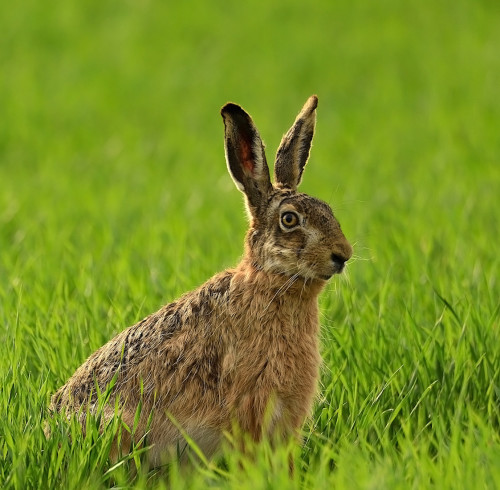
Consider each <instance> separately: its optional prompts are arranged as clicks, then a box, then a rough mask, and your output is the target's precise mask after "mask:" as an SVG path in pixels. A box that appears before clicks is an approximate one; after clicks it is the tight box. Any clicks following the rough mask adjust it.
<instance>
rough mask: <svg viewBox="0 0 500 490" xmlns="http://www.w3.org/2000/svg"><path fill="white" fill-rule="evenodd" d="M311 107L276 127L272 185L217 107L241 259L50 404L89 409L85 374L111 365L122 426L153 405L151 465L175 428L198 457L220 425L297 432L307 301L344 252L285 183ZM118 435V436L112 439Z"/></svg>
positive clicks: (336, 236) (314, 316) (325, 211)
mask: <svg viewBox="0 0 500 490" xmlns="http://www.w3.org/2000/svg"><path fill="white" fill-rule="evenodd" d="M316 105H317V98H316V97H315V96H312V97H310V98H309V100H308V101H307V102H306V104H305V106H304V108H303V109H302V111H301V112H300V114H299V115H298V116H297V119H296V121H295V123H294V125H293V126H292V128H291V129H290V131H289V132H288V133H287V134H286V135H285V136H284V138H283V141H282V144H281V145H280V149H279V150H278V156H277V162H276V168H275V178H276V183H275V185H272V184H271V182H270V178H269V170H268V167H267V163H266V158H265V154H264V145H263V144H262V141H261V139H260V136H259V134H258V132H257V129H256V128H255V126H254V124H253V121H252V120H251V118H250V116H248V114H247V113H246V112H245V111H243V109H241V108H240V107H239V106H236V105H235V104H227V105H226V106H224V107H223V109H222V111H221V112H222V115H223V118H224V123H225V131H226V140H225V143H226V158H227V163H228V168H229V171H230V173H231V175H232V177H233V179H234V180H235V182H236V185H237V186H238V188H239V189H240V190H242V191H243V192H244V193H245V195H246V198H247V206H248V210H249V214H250V218H251V223H250V228H249V231H248V233H247V236H246V239H245V253H244V256H243V258H242V260H241V262H240V264H239V265H238V266H237V267H236V268H235V269H231V270H226V271H224V272H221V273H219V274H217V275H215V276H214V277H212V278H211V279H209V280H208V281H207V282H206V283H205V284H203V285H202V286H200V287H199V288H198V289H197V290H195V291H192V292H189V293H187V294H185V295H184V296H182V297H181V298H180V299H178V300H177V301H175V302H173V303H170V304H168V305H166V306H164V307H163V308H161V309H160V310H159V311H158V312H156V313H153V314H152V315H150V316H148V317H147V318H145V319H144V320H142V321H141V322H139V323H137V324H136V325H134V326H132V327H130V328H128V329H126V330H124V331H123V332H121V333H120V334H118V335H117V336H116V337H115V338H114V339H112V340H110V341H109V342H108V343H107V344H106V345H104V346H103V347H101V348H100V349H99V350H97V351H96V352H95V353H94V354H92V355H91V356H90V357H89V358H88V359H87V360H86V361H85V362H84V363H83V364H82V366H80V367H79V368H78V369H77V370H76V372H75V373H74V374H73V376H72V377H71V378H70V379H69V380H68V382H67V383H66V384H65V385H64V386H62V387H61V388H60V389H59V390H58V391H57V392H56V393H55V394H54V396H53V397H52V403H51V409H52V410H54V411H61V410H62V409H64V410H66V412H69V413H70V412H76V411H78V410H80V409H82V408H83V409H84V408H86V407H87V406H88V405H90V407H89V408H90V410H91V411H92V410H93V409H94V406H95V404H96V398H95V397H90V394H91V393H92V391H93V390H94V388H95V381H97V383H98V384H99V387H100V389H101V390H102V389H104V388H105V387H106V386H107V385H108V384H109V383H110V381H111V380H112V378H113V376H114V375H115V374H116V373H117V378H116V384H115V386H114V387H113V390H112V394H111V401H112V402H113V400H114V399H115V398H116V397H117V396H118V397H119V398H118V402H119V406H120V410H121V413H122V418H123V420H124V421H125V423H126V424H128V425H129V426H132V425H133V423H134V415H135V411H136V407H137V405H138V403H139V401H140V400H141V399H142V403H143V409H142V413H143V414H145V416H143V417H141V419H140V421H139V427H138V428H137V431H136V437H137V438H140V437H141V436H142V435H143V433H144V431H145V428H146V419H147V414H149V413H150V412H151V411H153V412H152V413H153V418H152V422H151V426H150V432H149V434H148V444H152V445H153V448H152V449H151V451H150V461H151V463H152V464H158V463H160V462H161V460H162V457H163V456H162V455H163V454H165V453H169V452H170V454H171V456H172V455H173V452H174V451H178V450H179V448H180V449H181V451H182V449H183V448H184V447H185V445H186V443H185V440H184V438H183V436H182V434H181V432H180V430H179V429H178V428H177V426H180V427H181V428H182V430H183V431H185V432H186V433H187V434H188V435H189V436H190V437H191V438H192V439H194V441H195V442H196V443H197V444H198V445H199V447H200V448H201V449H202V450H203V451H204V453H205V454H206V455H207V456H211V455H212V454H213V453H214V452H215V451H216V450H217V448H218V447H219V445H220V441H221V438H222V435H223V432H224V431H229V432H231V431H232V430H233V429H234V427H238V428H239V429H240V430H241V431H242V433H244V434H247V435H248V436H250V438H251V439H252V440H254V441H259V440H260V439H261V438H262V437H263V436H266V435H272V436H273V437H278V438H286V437H289V436H291V435H294V434H296V433H297V431H298V430H299V429H300V427H301V425H302V424H303V422H304V420H305V418H306V417H307V416H308V414H309V412H310V409H311V406H312V402H313V398H314V395H315V392H316V387H317V380H318V370H319V364H320V355H319V349H318V328H319V322H318V305H317V298H318V295H319V293H320V291H321V289H322V288H323V286H324V285H325V284H326V280H328V279H329V278H330V277H331V276H332V275H333V274H335V273H339V272H341V271H342V269H343V265H344V262H345V261H347V260H348V259H349V258H350V256H351V253H352V249H351V246H350V245H349V243H348V242H347V240H346V239H345V237H344V235H343V234H342V231H341V229H340V226H339V224H338V222H337V220H336V219H335V218H334V216H333V214H332V211H331V209H330V207H329V206H328V205H327V204H325V203H323V202H322V201H319V200H317V199H314V198H312V197H309V196H307V195H305V194H300V193H297V192H296V187H297V185H298V184H299V182H300V179H301V176H302V171H303V169H304V166H305V164H306V161H307V158H308V156H309V148H310V143H311V139H312V135H313V131H314V123H315V109H316ZM287 212H289V213H293V217H294V219H295V218H298V222H297V225H296V226H295V227H292V228H287V227H286V225H285V224H284V223H283V216H284V213H287ZM141 384H142V395H141ZM112 406H113V403H110V408H107V409H106V411H105V414H106V415H107V416H111V414H112V413H113V410H112V409H111V407H112ZM170 417H173V419H175V423H173V422H172V420H171V418H170ZM82 421H83V418H82ZM129 442H130V440H126V439H124V440H123V441H122V448H124V449H126V448H127V447H128V446H127V444H128V443H129ZM117 449H118V448H115V450H117Z"/></svg>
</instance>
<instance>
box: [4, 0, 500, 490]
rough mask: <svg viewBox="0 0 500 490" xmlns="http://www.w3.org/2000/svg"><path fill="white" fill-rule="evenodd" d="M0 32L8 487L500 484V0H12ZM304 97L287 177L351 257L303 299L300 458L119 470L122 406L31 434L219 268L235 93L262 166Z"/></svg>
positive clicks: (224, 251) (235, 238) (232, 209)
mask: <svg viewBox="0 0 500 490" xmlns="http://www.w3.org/2000/svg"><path fill="white" fill-rule="evenodd" d="M0 33H1V34H0V63H1V65H0V66H1V68H2V69H1V75H0V110H1V113H2V117H1V118H0V341H1V342H0V386H1V395H0V415H1V416H0V484H1V485H2V486H3V487H5V488H96V487H97V488H98V487H102V488H105V487H109V486H116V487H120V486H123V487H134V488H167V487H168V488H181V487H182V488H184V487H186V488H188V487H189V488H207V487H212V486H213V487H217V488H231V487H237V488H252V489H255V488H263V487H265V488H287V487H288V488H303V487H305V488H332V487H334V488H339V489H341V488H349V489H352V488H405V489H406V488H453V489H455V488H498V487H500V465H499V464H498V461H500V441H499V429H500V404H499V396H500V380H499V376H500V374H499V372H500V323H499V311H500V287H499V279H498V278H499V277H500V261H499V254H498V239H499V232H498V209H499V207H498V203H499V200H498V196H499V195H500V170H499V168H500V167H499V164H500V161H499V155H500V138H499V134H500V99H499V97H498V81H499V79H500V58H499V57H498V46H499V45H500V9H499V8H498V5H497V3H496V2H491V1H487V0H482V1H477V2H472V1H466V0H458V1H454V2H451V1H450V0H443V1H439V2H428V1H424V2H417V1H416V0H410V1H408V2H396V1H394V0H387V1H385V2H376V3H372V2H362V1H360V0H354V1H353V2H344V3H342V2H328V1H318V2H314V3H313V4H311V5H308V6H307V7H305V6H304V5H303V4H302V3H300V2H298V1H295V0H294V1H292V2H287V4H286V5H281V4H273V3H269V2H263V1H262V2H259V1H254V2H239V3H231V4H223V3H221V2H210V3H207V2H201V1H199V0H195V1H193V2H188V3H182V2H177V3H171V2H156V1H153V0H151V1H148V0H146V1H135V0H131V1H128V2H116V1H107V2H102V1H99V2H98V1H94V0H90V1H87V2H81V3H75V2H49V4H47V3H43V2H35V1H33V0H26V1H24V2H22V3H17V4H15V5H14V4H7V3H5V4H3V5H2V6H1V7H0ZM312 93H317V94H318V95H319V108H318V126H317V134H316V137H315V140H314V148H313V150H312V156H311V161H310V163H309V165H308V168H307V170H306V173H305V175H304V182H303V185H302V188H301V189H303V190H304V191H305V192H308V193H310V194H312V195H314V196H317V197H320V198H322V199H324V200H327V201H329V202H330V203H331V204H332V206H333V208H334V210H335V212H336V215H337V217H338V218H339V220H340V222H341V223H342V227H343V230H344V231H345V234H346V236H347V237H348V238H349V239H350V240H351V241H352V242H353V243H354V244H355V254H356V259H357V260H354V261H353V262H352V263H351V264H350V265H349V267H348V271H347V274H346V277H344V278H338V279H335V280H333V281H332V282H331V284H330V285H329V286H328V288H327V290H326V291H325V293H324V294H323V296H322V298H321V311H322V317H321V322H322V328H321V336H322V352H323V358H324V364H323V368H322V377H321V392H320V395H319V397H318V400H317V403H316V405H315V408H314V413H313V414H312V417H311V419H310V421H309V422H308V424H307V425H306V427H304V432H303V435H304V444H303V446H302V447H293V448H292V451H293V453H294V459H295V467H296V471H295V473H294V476H293V477H290V476H289V474H288V466H287V448H281V449H279V450H276V451H272V450H271V449H270V448H269V447H267V446H266V445H263V446H262V447H261V448H260V449H259V451H258V454H257V456H256V459H255V461H253V462H250V461H244V462H241V460H240V456H239V455H236V454H231V453H228V454H225V457H224V459H223V460H222V461H219V462H207V463H206V464H204V463H203V462H201V463H200V462H198V463H197V464H195V465H194V467H193V468H191V469H190V470H189V471H184V470H182V469H178V468H176V467H171V468H167V469H165V468H162V469H157V470H154V471H152V472H147V471H142V470H140V471H138V472H135V473H134V472H133V471H132V470H131V467H132V466H133V464H131V462H130V461H128V460H127V459H125V460H123V461H120V462H119V464H118V465H115V464H113V463H111V462H109V461H108V458H107V450H108V449H109V443H110V441H111V437H112V435H113V431H114V430H116V429H117V427H118V425H117V424H118V422H117V421H113V423H112V426H111V427H109V428H108V429H107V430H106V431H105V432H104V434H103V435H102V436H99V435H98V433H97V431H96V430H94V431H92V430H91V431H90V433H91V434H93V435H91V436H89V437H86V438H84V437H83V436H82V435H81V433H80V432H79V428H78V427H77V425H76V424H73V425H72V424H69V425H66V426H65V425H64V424H62V425H55V426H54V427H55V429H54V433H53V437H52V438H51V439H49V440H46V439H45V437H44V434H43V427H44V421H45V419H46V416H47V411H46V407H47V402H48V398H49V395H50V393H52V392H53V391H54V390H55V389H56V388H57V387H58V386H60V385H61V384H62V383H64V382H65V381H66V379H67V378H68V376H70V375H71V374H72V373H73V371H74V370H75V369H76V367H78V366H79V365H80V364H81V363H82V362H83V360H84V359H85V358H86V357H87V356H88V355H89V354H90V353H92V352H93V351H94V350H95V349H96V348H98V347H99V346H100V345H102V344H103V343H105V342H106V341H107V340H108V339H109V338H111V336H113V335H114V334H116V333H117V332H119V331H120V330H122V329H123V328H125V327H126V326H128V325H130V324H132V323H134V322H135V321H137V320H139V319H140V318H142V317H143V316H145V315H146V314H148V313H150V312H152V311H155V310H156V309H157V308H158V307H159V306H160V305H161V304H164V303H166V302H168V301H171V300H173V299H174V298H175V297H177V296H178V295H179V294H181V293H182V292H184V291H186V290H188V289H190V288H193V287H195V286H197V285H198V284H200V283H201V282H202V281H203V280H205V279H206V278H208V277H210V276H211V275H212V274H213V273H215V272H216V271H218V270H221V269H222V268H224V267H227V266H230V265H233V264H234V263H236V262H237V260H238V257H239V256H240V254H241V247H242V240H243V235H244V230H245V218H244V213H243V208H242V204H241V196H240V194H239V193H238V191H237V190H236V189H235V188H234V185H233V183H232V182H231V180H230V178H229V176H228V175H227V171H226V169H225V163H224V158H223V151H222V122H221V121H220V116H219V115H218V111H219V108H220V107H221V106H222V105H223V104H224V103H225V102H226V101H228V100H233V101H235V102H238V103H240V104H242V105H243V106H244V107H245V108H246V109H247V110H248V111H249V112H250V113H251V114H252V115H253V116H254V119H255V121H256V124H257V125H258V127H259V129H260V131H261V134H262V136H263V138H264V139H265V140H266V142H267V146H268V157H269V159H270V160H271V159H272V158H271V157H272V154H273V152H274V151H275V149H276V147H277V144H278V142H279V140H280V137H281V135H282V133H283V132H284V131H285V130H286V129H287V128H288V127H289V125H290V124H291V122H292V120H293V118H294V116H295V114H296V111H297V110H298V109H299V107H300V106H301V104H302V103H303V102H304V101H305V99H306V98H307V96H308V95H310V94H312ZM53 423H55V422H53ZM94 429H95V427H94ZM141 450H142V449H140V448H138V449H136V450H135V452H133V453H132V456H131V458H134V456H135V459H136V460H139V459H140V454H139V453H140V451H141Z"/></svg>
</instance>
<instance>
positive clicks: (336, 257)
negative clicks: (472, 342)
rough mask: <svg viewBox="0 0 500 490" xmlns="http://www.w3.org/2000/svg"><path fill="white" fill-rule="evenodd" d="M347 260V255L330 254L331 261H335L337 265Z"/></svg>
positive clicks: (341, 264)
mask: <svg viewBox="0 0 500 490" xmlns="http://www.w3.org/2000/svg"><path fill="white" fill-rule="evenodd" d="M348 260H349V257H344V256H342V255H339V254H332V261H333V262H335V263H336V264H337V265H339V266H343V265H344V264H345V263H346V262H347V261H348Z"/></svg>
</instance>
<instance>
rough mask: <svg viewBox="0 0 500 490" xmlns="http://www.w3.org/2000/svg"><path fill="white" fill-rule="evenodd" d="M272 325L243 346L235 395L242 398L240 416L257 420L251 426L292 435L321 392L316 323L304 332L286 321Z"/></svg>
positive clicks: (243, 343) (237, 363)
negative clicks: (318, 391)
mask: <svg viewBox="0 0 500 490" xmlns="http://www.w3.org/2000/svg"><path fill="white" fill-rule="evenodd" d="M268 327H269V328H268V329H267V330H261V332H259V335H257V336H255V337H254V338H253V339H246V341H244V342H242V343H241V345H240V346H239V349H238V350H239V352H238V355H237V358H238V360H237V362H236V366H237V376H236V379H235V383H234V386H233V388H234V390H235V391H236V393H235V396H234V397H233V398H234V400H235V401H236V400H239V401H240V402H239V403H240V408H241V410H240V414H241V415H243V416H244V417H245V416H249V417H251V418H252V417H253V418H255V420H253V422H250V423H249V425H254V426H255V427H260V429H262V430H264V431H266V429H267V430H269V431H272V430H274V428H275V427H280V431H281V430H282V431H283V432H284V433H291V432H292V431H295V430H297V429H299V428H300V426H301V425H302V423H303V422H304V420H305V418H306V417H307V416H308V415H309V413H310V410H311V406H312V403H313V399H314V395H315V393H316V387H317V380H318V373H319V364H320V355H319V349H318V335H317V331H316V330H317V327H315V328H314V329H312V331H310V332H304V330H303V329H299V328H296V327H297V326H296V325H295V324H293V323H288V324H286V325H283V323H282V320H279V321H278V320H277V321H276V322H274V324H273V325H268ZM240 422H241V421H240ZM243 422H244V421H243ZM243 425H247V424H245V423H243ZM250 429H251V427H250Z"/></svg>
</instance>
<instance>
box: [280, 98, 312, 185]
mask: <svg viewBox="0 0 500 490" xmlns="http://www.w3.org/2000/svg"><path fill="white" fill-rule="evenodd" d="M317 106H318V97H316V95H311V97H309V99H307V102H306V103H305V104H304V107H302V110H301V111H300V112H299V115H298V116H297V118H296V119H295V122H294V123H293V125H292V127H291V128H290V129H289V130H288V133H286V134H285V136H283V139H282V140H281V143H280V146H279V148H278V152H277V153H276V164H275V165H274V178H275V181H276V184H277V185H281V186H283V187H289V188H290V189H293V190H295V189H296V188H297V187H298V185H299V184H300V181H301V180H302V172H303V171H304V167H305V165H306V163H307V159H308V158H309V150H310V149H311V141H312V137H313V134H314V126H315V124H316V107H317Z"/></svg>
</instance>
